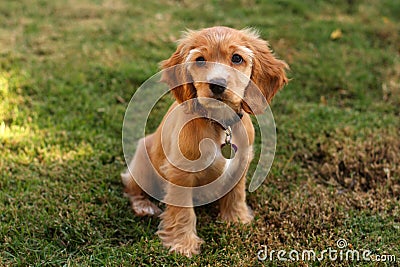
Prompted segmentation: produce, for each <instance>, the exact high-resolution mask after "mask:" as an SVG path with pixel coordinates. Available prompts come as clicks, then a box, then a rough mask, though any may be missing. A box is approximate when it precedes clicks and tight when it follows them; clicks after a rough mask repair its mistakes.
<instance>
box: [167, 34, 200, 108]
mask: <svg viewBox="0 0 400 267" xmlns="http://www.w3.org/2000/svg"><path fill="white" fill-rule="evenodd" d="M186 50H187V48H186V47H185V45H184V44H183V42H182V41H181V42H180V44H179V45H178V48H177V49H176V51H175V53H173V54H172V56H171V57H170V58H169V59H167V60H164V61H162V62H161V63H160V66H161V69H162V74H161V81H162V82H165V83H166V84H168V86H169V88H170V89H171V92H172V95H173V96H174V97H175V99H176V101H178V103H182V102H185V101H186V100H189V99H191V98H194V97H196V89H195V88H194V86H193V84H192V80H191V77H190V75H189V74H188V73H187V70H186V66H185V64H184V63H185V58H186V57H187V54H188V52H187V51H186Z"/></svg>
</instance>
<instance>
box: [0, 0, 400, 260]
mask: <svg viewBox="0 0 400 267" xmlns="http://www.w3.org/2000/svg"><path fill="white" fill-rule="evenodd" d="M135 2H136V3H135ZM399 14H400V1H396V0H382V1H379V0H368V1H367V0H365V1H363V0H357V1H350V0H348V1H344V0H343V1H341V0H336V1H319V0H318V1H317V0H314V1H312V0H305V1H295V0H276V1H275V0H274V1H239V0H236V1H234V0H228V1H207V3H204V4H203V3H202V2H200V1H186V0H185V1H172V0H171V1H170V0H168V1H154V0H147V1H128V0H92V1H89V0H79V1H78V0H57V1H45V0H20V1H10V0H5V1H1V2H0V266H189V265H192V266H261V265H266V266H281V265H283V266H293V265H294V266H307V265H309V266H349V265H350V266H360V265H363V266H385V264H384V263H376V262H367V261H364V262H356V261H339V260H338V261H335V262H333V261H330V260H329V258H325V259H324V260H323V261H322V262H318V261H305V262H301V261H296V262H287V261H286V262H284V261H279V260H278V259H277V257H275V258H274V259H275V260H274V261H270V260H266V261H260V260H258V259H257V252H258V251H259V250H260V249H262V248H263V247H262V246H263V245H266V246H267V247H268V250H269V251H271V250H285V251H290V250H298V251H300V252H301V251H302V250H315V251H316V252H318V253H321V252H322V251H323V250H324V249H327V248H329V247H331V248H337V246H336V242H337V240H339V239H345V240H346V241H347V243H348V246H347V247H346V249H349V248H351V249H355V250H359V251H362V250H367V249H368V250H370V251H371V253H372V254H373V255H384V254H392V255H395V256H396V257H397V263H393V262H392V263H388V266H390V265H395V264H399V263H400V204H399V203H400V202H399V201H400V138H399V136H400V119H399V117H400V116H399V114H400V15H399ZM214 25H226V26H231V27H235V28H244V27H247V26H253V27H255V28H257V29H259V30H260V32H261V35H262V37H263V38H265V39H267V40H269V42H270V44H271V46H272V48H273V49H274V51H275V52H276V54H277V55H278V56H279V57H280V58H282V59H284V60H285V61H287V62H288V64H289V65H290V66H291V71H290V73H289V76H290V78H291V82H290V84H289V85H288V86H287V87H285V88H284V89H283V90H282V91H281V92H280V93H278V94H277V96H276V97H275V99H274V101H273V103H272V106H271V108H272V111H273V113H274V116H275V121H276V125H277V151H276V157H275V161H274V163H273V166H272V169H271V172H270V173H269V175H268V177H267V179H266V181H265V182H264V184H263V185H262V186H261V187H260V188H259V189H258V190H257V191H255V192H253V193H249V194H248V203H249V205H250V206H251V207H252V208H253V210H254V212H255V215H256V217H255V220H254V222H253V223H252V224H251V225H248V226H243V225H227V224H225V223H222V222H220V221H218V218H217V214H218V210H217V208H216V207H215V206H213V205H209V206H207V207H200V208H198V209H197V210H196V213H197V215H198V225H197V228H198V234H199V236H200V237H202V238H203V239H204V240H205V241H206V242H205V243H204V244H203V245H202V253H201V255H199V256H195V257H193V258H191V259H187V258H185V257H182V256H179V255H175V254H169V253H168V251H167V250H166V249H164V248H163V247H162V245H161V242H160V240H159V239H158V237H157V236H156V235H155V232H156V230H157V225H158V223H159V220H158V219H157V218H138V217H135V216H134V214H133V212H132V211H131V210H130V208H129V203H128V200H127V199H125V198H124V197H123V196H122V184H121V182H120V177H119V173H120V172H121V171H123V170H124V168H125V163H124V157H123V153H122V146H121V128H122V122H123V116H124V112H125V108H126V107H127V105H128V102H129V100H130V98H131V96H132V95H133V93H134V92H135V90H136V89H137V88H138V87H139V86H140V85H141V84H142V83H143V82H144V81H145V80H146V79H148V78H149V77H151V76H152V75H153V74H155V73H156V72H157V71H158V65H157V64H158V62H160V61H161V60H163V59H166V58H168V57H169V56H170V55H171V53H172V52H173V51H174V49H175V44H174V41H176V40H177V38H179V36H180V32H181V31H182V30H184V29H186V28H192V29H198V28H202V27H208V26H214ZM168 101H170V100H166V102H168ZM166 107H167V105H166V104H164V105H160V108H159V109H158V110H156V111H155V112H154V117H155V118H154V120H155V121H156V120H157V117H160V116H162V114H163V113H164V112H165V109H166ZM150 123H151V122H150ZM150 125H153V126H152V127H153V129H154V128H155V127H156V123H153V124H150ZM256 147H257V145H256ZM251 168H252V169H253V170H254V169H255V166H252V167H251ZM275 255H276V254H275Z"/></svg>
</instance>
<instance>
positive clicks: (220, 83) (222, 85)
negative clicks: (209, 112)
mask: <svg viewBox="0 0 400 267" xmlns="http://www.w3.org/2000/svg"><path fill="white" fill-rule="evenodd" d="M210 89H211V91H212V92H213V93H214V94H222V93H223V92H224V91H225V89H226V80H225V79H212V80H210Z"/></svg>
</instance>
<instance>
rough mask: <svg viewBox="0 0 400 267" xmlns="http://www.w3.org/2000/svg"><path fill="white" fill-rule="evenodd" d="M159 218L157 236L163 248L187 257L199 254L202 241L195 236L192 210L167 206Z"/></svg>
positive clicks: (194, 221) (194, 216)
mask: <svg viewBox="0 0 400 267" xmlns="http://www.w3.org/2000/svg"><path fill="white" fill-rule="evenodd" d="M160 218H161V223H160V225H159V230H158V231H157V234H158V236H159V237H160V239H161V240H162V243H163V245H164V246H165V247H167V248H169V249H170V251H171V252H172V251H176V252H177V253H180V254H183V255H185V256H187V257H191V256H192V255H193V254H199V253H200V246H201V244H202V243H203V242H204V241H203V240H202V239H201V238H199V237H198V236H197V231H196V215H195V213H194V209H193V208H184V207H176V206H167V208H166V210H165V211H164V212H163V213H162V214H161V215H160Z"/></svg>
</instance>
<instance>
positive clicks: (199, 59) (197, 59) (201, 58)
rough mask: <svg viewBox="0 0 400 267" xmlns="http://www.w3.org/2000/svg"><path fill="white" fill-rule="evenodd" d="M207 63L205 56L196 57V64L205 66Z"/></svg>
mask: <svg viewBox="0 0 400 267" xmlns="http://www.w3.org/2000/svg"><path fill="white" fill-rule="evenodd" d="M205 64H206V60H205V58H204V57H198V58H196V65H197V66H199V67H201V66H204V65H205Z"/></svg>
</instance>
